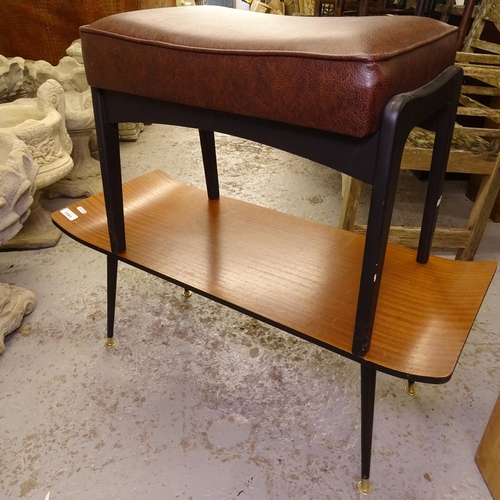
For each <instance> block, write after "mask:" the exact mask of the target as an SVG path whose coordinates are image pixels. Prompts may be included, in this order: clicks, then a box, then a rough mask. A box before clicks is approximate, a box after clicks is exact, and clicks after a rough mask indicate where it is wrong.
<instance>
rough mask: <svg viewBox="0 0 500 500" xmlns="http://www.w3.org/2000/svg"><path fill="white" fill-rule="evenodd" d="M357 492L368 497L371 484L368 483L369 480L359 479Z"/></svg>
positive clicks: (371, 489)
mask: <svg viewBox="0 0 500 500" xmlns="http://www.w3.org/2000/svg"><path fill="white" fill-rule="evenodd" d="M358 491H359V492H360V493H362V494H363V495H369V494H370V493H371V492H372V491H373V488H372V484H371V483H370V480H369V479H361V481H360V482H359V483H358Z"/></svg>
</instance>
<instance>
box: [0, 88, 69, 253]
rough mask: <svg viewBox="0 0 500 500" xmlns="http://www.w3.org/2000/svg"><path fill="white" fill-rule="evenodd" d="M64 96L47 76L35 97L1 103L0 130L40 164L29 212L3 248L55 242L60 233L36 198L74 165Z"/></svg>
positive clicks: (40, 246)
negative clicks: (10, 135) (15, 234)
mask: <svg viewBox="0 0 500 500" xmlns="http://www.w3.org/2000/svg"><path fill="white" fill-rule="evenodd" d="M63 96H64V91H63V89H62V87H61V86H60V85H59V84H58V83H57V82H55V81H54V80H49V81H47V82H46V83H44V84H43V85H42V86H41V87H40V89H39V90H38V94H37V98H36V99H18V100H17V101H15V102H13V103H7V104H1V105H0V130H3V131H5V132H9V133H12V134H14V135H15V136H16V137H18V138H19V139H20V140H22V141H23V142H25V143H26V145H27V146H28V149H29V152H30V154H31V156H32V158H33V161H34V162H35V163H36V165H37V166H38V168H39V170H38V175H37V176H36V179H35V188H36V193H35V197H34V202H33V206H32V207H31V212H32V213H31V215H30V216H29V218H28V220H27V221H26V222H25V224H24V227H23V229H22V230H21V231H20V232H19V234H18V235H17V236H15V237H14V238H13V239H12V240H10V241H9V242H8V243H7V244H6V245H4V246H3V247H2V249H4V248H42V247H49V246H54V245H55V244H56V243H57V241H59V238H60V236H61V232H60V231H59V230H58V229H57V228H55V227H54V226H53V224H52V223H51V220H50V215H49V213H48V212H45V210H43V209H42V207H41V205H40V203H39V200H40V195H41V190H42V189H43V188H45V187H47V186H49V185H50V184H53V183H54V182H56V181H58V180H59V179H62V178H63V177H64V176H65V175H67V174H68V173H69V171H70V170H71V168H72V167H73V160H72V159H71V156H70V153H71V149H72V143H71V139H70V138H69V135H68V133H67V131H66V126H65V123H64V119H63V116H64V97H63Z"/></svg>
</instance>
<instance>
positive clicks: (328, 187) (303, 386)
mask: <svg viewBox="0 0 500 500" xmlns="http://www.w3.org/2000/svg"><path fill="white" fill-rule="evenodd" d="M216 140H217V145H218V153H219V169H220V178H221V191H222V194H225V195H230V196H232V197H235V198H240V199H244V200H247V201H250V202H253V203H256V204H260V205H265V206H268V207H272V208H275V209H278V210H282V211H286V212H290V213H293V214H296V215H298V216H301V217H308V218H312V219H315V220H319V221H323V222H325V223H328V224H333V225H336V224H337V221H338V216H339V213H340V203H341V200H340V192H341V179H340V174H338V173H337V172H335V171H333V170H329V169H327V168H324V167H320V166H318V165H315V164H313V163H312V162H309V161H306V160H303V159H299V158H296V157H293V156H291V155H288V154H284V153H282V152H279V151H276V150H273V149H271V148H269V147H266V146H262V145H258V144H252V143H248V142H246V141H243V140H240V139H236V138H232V137H228V136H223V135H218V136H217V139H216ZM122 152H123V172H124V178H125V179H128V178H131V177H135V176H137V175H140V174H141V173H142V172H145V171H149V170H151V169H154V168H162V169H165V170H166V171H167V172H169V173H170V174H171V175H172V176H173V177H175V178H176V179H178V180H180V181H183V182H185V183H187V184H191V185H194V186H198V187H200V188H203V187H204V178H203V170H202V166H201V156H200V153H199V147H198V139H197V133H196V132H195V131H192V130H183V129H178V128H172V127H165V126H158V125H154V126H149V127H146V130H145V132H144V133H143V134H142V135H141V137H140V138H139V140H138V142H137V143H128V144H122ZM400 185H401V188H400V190H399V193H398V198H397V202H396V213H395V222H396V223H398V224H413V223H415V222H418V217H416V216H417V214H418V213H419V210H420V208H421V205H422V194H423V192H424V189H425V182H420V181H418V180H416V179H415V178H414V176H413V175H412V174H411V173H408V172H403V173H402V176H401V183H400ZM464 192H465V183H464V182H447V183H446V187H445V195H444V201H443V203H442V209H441V216H440V225H445V226H446V225H448V226H463V225H464V224H465V221H466V218H467V216H468V213H469V211H470V208H471V206H472V204H471V202H469V201H468V200H467V199H466V198H465V194H464ZM44 203H45V204H46V206H48V207H50V208H51V209H53V210H55V209H58V208H61V207H62V206H65V205H66V204H68V203H69V200H55V201H50V202H49V201H47V200H45V202H44ZM367 204H368V198H367V193H364V194H363V198H362V201H361V207H360V219H362V218H363V216H365V215H366V208H367ZM499 242H500V225H499V224H496V225H495V224H493V223H491V222H489V223H488V227H487V229H486V234H485V236H484V239H483V242H482V244H481V246H480V249H479V252H478V254H477V257H476V258H477V259H498V258H499V256H500V245H499ZM442 254H443V255H445V256H449V257H450V258H452V256H453V254H452V253H451V252H442ZM0 281H3V282H7V283H10V284H15V285H20V286H24V287H26V288H29V289H31V290H32V291H34V292H35V293H36V295H37V298H38V305H37V308H36V309H35V311H34V312H33V313H32V314H31V315H30V316H27V317H26V318H25V320H24V323H23V327H22V328H21V331H19V332H16V333H13V334H12V335H10V336H8V337H7V338H6V347H7V350H6V352H5V353H4V354H3V355H2V356H0V436H1V453H0V499H1V500H14V499H21V498H22V499H26V500H35V499H37V500H43V499H44V498H45V496H46V494H47V493H48V492H49V491H50V499H51V500H87V499H88V500H90V499H120V500H129V499H130V500H132V499H134V500H136V499H141V500H142V499H183V500H202V499H210V500H234V499H238V500H246V499H248V500H250V499H252V500H298V499H301V500H302V499H308V500H309V499H310V500H312V499H314V500H317V499H357V498H360V497H361V495H360V494H359V493H358V492H357V490H356V482H357V481H358V479H359V471H360V423H359V411H360V399H359V366H358V365H357V364H356V363H354V362H352V361H349V360H346V359H344V358H342V357H340V356H338V355H336V354H333V353H330V352H328V351H326V350H323V349H321V348H319V347H317V346H314V345H310V344H308V343H306V342H305V341H302V340H300V339H297V338H294V337H293V336H290V335H287V334H284V333H282V332H280V331H278V330H276V329H274V328H271V327H269V326H266V325H265V324H261V323H257V324H255V323H252V321H251V319H250V318H248V317H246V316H244V315H242V314H239V313H236V312H234V311H231V310H229V309H227V308H225V307H223V306H221V305H217V304H214V303H212V302H210V301H209V300H206V299H204V298H203V297H200V296H196V295H193V296H192V297H191V298H189V299H186V298H184V297H183V296H182V294H181V292H182V290H180V289H179V288H177V287H175V286H173V285H171V284H169V283H166V282H164V281H162V280H160V279H157V278H155V277H152V276H149V275H147V274H146V273H144V272H142V271H140V270H137V269H134V268H131V267H128V266H125V265H120V268H119V276H118V299H117V300H118V302H117V315H116V340H117V346H116V347H115V348H114V349H111V350H106V349H105V348H104V346H103V344H104V338H105V332H106V289H105V281H106V280H105V257H104V256H103V255H101V254H99V253H97V252H95V251H93V250H91V249H88V248H86V247H84V246H82V245H80V244H78V243H76V242H74V241H72V240H71V239H69V238H68V237H66V236H63V237H62V239H61V241H60V242H59V243H58V245H57V246H55V247H54V248H50V249H44V250H37V251H25V252H18V251H14V252H3V253H0ZM499 287H500V277H499V276H498V275H497V276H496V277H495V279H494V281H493V283H492V285H491V288H490V291H489V294H488V296H487V297H486V299H485V301H484V304H483V306H482V309H481V311H480V313H479V315H478V317H477V321H476V323H475V325H474V328H473V330H472V333H471V335H470V337H469V340H468V342H467V345H466V347H465V350H464V352H463V355H462V357H461V359H460V361H459V364H458V366H457V369H456V371H455V374H454V376H453V378H452V379H451V381H450V382H449V383H448V384H445V385H441V386H432V385H423V384H420V387H419V389H420V392H419V394H418V395H417V396H415V397H410V396H408V395H407V394H406V393H405V391H404V386H405V383H404V381H402V380H399V379H396V378H393V377H390V376H386V375H384V374H380V375H379V377H378V384H377V392H376V409H375V428H374V442H373V465H372V482H373V486H374V492H373V494H372V496H371V498H372V499H373V500H379V499H418V500H424V499H452V498H453V499H487V498H490V495H489V492H488V489H487V487H486V485H485V483H484V481H483V479H482V476H481V474H480V472H479V471H478V469H477V467H476V465H475V462H474V454H475V452H476V449H477V446H478V443H479V441H480V439H481V436H482V433H483V431H484V428H485V426H486V423H487V421H488V418H489V416H490V414H491V411H492V408H493V406H494V403H495V401H496V398H497V395H498V392H499V388H500V370H499V366H500V359H499V358H500V346H499V337H498V333H499V329H500V307H499V296H500V291H499ZM297 307H300V304H297Z"/></svg>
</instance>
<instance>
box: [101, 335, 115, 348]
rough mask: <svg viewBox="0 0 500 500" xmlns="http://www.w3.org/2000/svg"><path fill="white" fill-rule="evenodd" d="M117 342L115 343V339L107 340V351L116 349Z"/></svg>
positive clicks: (109, 338)
mask: <svg viewBox="0 0 500 500" xmlns="http://www.w3.org/2000/svg"><path fill="white" fill-rule="evenodd" d="M115 345H116V342H115V341H114V339H113V337H108V338H107V339H106V342H105V343H104V347H105V348H106V349H111V348H112V347H115Z"/></svg>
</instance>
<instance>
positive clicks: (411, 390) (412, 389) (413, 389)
mask: <svg viewBox="0 0 500 500" xmlns="http://www.w3.org/2000/svg"><path fill="white" fill-rule="evenodd" d="M405 391H406V394H409V395H410V396H416V395H417V394H418V387H417V384H416V383H415V382H408V385H407V386H406V387H405Z"/></svg>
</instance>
